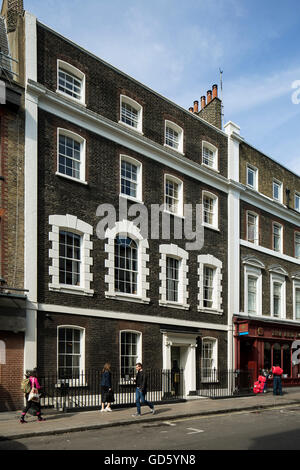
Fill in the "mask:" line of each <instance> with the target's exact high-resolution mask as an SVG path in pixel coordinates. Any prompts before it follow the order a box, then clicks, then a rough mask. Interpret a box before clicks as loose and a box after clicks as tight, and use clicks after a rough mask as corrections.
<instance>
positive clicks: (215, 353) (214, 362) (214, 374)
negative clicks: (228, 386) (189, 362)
mask: <svg viewBox="0 0 300 470" xmlns="http://www.w3.org/2000/svg"><path fill="white" fill-rule="evenodd" d="M205 343H211V344H212V357H211V359H212V368H211V370H212V373H211V376H210V377H206V376H204V375H203V360H204V358H203V354H204V345H205ZM218 381H219V380H218V340H217V338H213V337H211V336H205V337H203V338H202V346H201V382H218Z"/></svg>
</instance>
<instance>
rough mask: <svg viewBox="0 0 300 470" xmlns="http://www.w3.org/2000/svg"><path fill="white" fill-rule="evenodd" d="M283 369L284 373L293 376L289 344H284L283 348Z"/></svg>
mask: <svg viewBox="0 0 300 470" xmlns="http://www.w3.org/2000/svg"><path fill="white" fill-rule="evenodd" d="M282 363H283V364H282V369H283V373H284V374H287V375H288V376H290V375H291V350H290V346H289V345H288V344H284V345H283V347H282Z"/></svg>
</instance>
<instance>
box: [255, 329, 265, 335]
mask: <svg viewBox="0 0 300 470" xmlns="http://www.w3.org/2000/svg"><path fill="white" fill-rule="evenodd" d="M257 334H258V336H263V335H264V329H263V328H257Z"/></svg>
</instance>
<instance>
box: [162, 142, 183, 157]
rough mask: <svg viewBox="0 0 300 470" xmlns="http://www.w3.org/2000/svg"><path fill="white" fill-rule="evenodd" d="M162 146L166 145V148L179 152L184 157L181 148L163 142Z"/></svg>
mask: <svg viewBox="0 0 300 470" xmlns="http://www.w3.org/2000/svg"><path fill="white" fill-rule="evenodd" d="M164 147H166V148H167V149H170V150H173V151H174V152H176V153H179V154H180V155H182V156H183V157H184V153H183V151H182V150H179V149H175V148H174V147H171V145H168V144H164Z"/></svg>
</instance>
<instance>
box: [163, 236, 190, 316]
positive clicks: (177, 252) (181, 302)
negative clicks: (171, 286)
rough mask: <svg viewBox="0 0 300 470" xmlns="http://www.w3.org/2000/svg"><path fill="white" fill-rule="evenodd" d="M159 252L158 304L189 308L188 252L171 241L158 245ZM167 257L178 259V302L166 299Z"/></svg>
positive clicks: (183, 308)
mask: <svg viewBox="0 0 300 470" xmlns="http://www.w3.org/2000/svg"><path fill="white" fill-rule="evenodd" d="M159 253H160V260H159V266H160V273H159V280H160V287H159V294H160V300H159V305H161V306H163V307H171V308H179V309H182V310H188V309H189V308H190V306H189V304H188V297H189V293H188V284H189V281H188V272H189V266H188V258H189V254H188V252H187V251H185V250H183V249H182V248H180V247H179V246H177V245H175V244H173V243H171V244H164V245H160V247H159ZM167 257H172V258H175V259H178V260H179V261H180V266H179V285H178V302H172V301H170V300H167Z"/></svg>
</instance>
